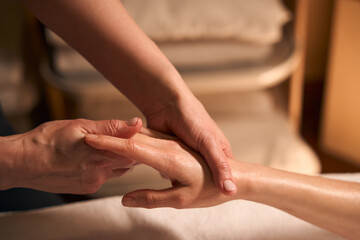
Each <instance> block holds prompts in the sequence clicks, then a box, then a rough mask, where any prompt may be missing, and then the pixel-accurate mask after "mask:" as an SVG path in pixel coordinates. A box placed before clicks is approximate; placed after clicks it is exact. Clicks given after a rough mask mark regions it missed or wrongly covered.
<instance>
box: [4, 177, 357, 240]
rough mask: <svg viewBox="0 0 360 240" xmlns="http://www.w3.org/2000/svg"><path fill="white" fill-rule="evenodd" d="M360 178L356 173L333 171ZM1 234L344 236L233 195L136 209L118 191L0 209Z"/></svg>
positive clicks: (45, 236) (175, 238)
mask: <svg viewBox="0 0 360 240" xmlns="http://www.w3.org/2000/svg"><path fill="white" fill-rule="evenodd" d="M332 176H333V177H337V178H342V179H345V180H349V181H358V182H360V173H357V174H342V175H336V176H334V175H332ZM0 239H7V240H13V239H36V240H38V239H47V240H55V239H63V240H64V239H78V240H80V239H87V240H90V239H132V240H136V239H158V240H161V239H164V240H165V239H172V240H180V239H214V240H215V239H216V240H219V239H249V240H250V239H251V240H257V239H258V240H264V239H291V240H297V239H299V240H300V239H317V240H321V239H324V240H325V239H326V240H335V239H343V238H341V237H339V236H336V235H335V234H332V233H330V232H328V231H326V230H322V229H320V228H318V227H315V226H313V225H311V224H309V223H306V222H304V221H302V220H299V219H297V218H295V217H293V216H291V215H289V214H287V213H284V212H282V211H279V210H277V209H275V208H272V207H268V206H265V205H262V204H257V203H253V202H248V201H242V200H238V201H232V202H228V203H225V204H222V205H219V206H216V207H211V208H202V209H187V210H177V209H170V208H160V209H137V208H125V207H123V206H122V205H121V197H110V198H103V199H97V200H92V201H87V202H80V203H74V204H68V205H63V206H59V207H51V208H46V209H41V210H34V211H29V212H19V213H6V214H0Z"/></svg>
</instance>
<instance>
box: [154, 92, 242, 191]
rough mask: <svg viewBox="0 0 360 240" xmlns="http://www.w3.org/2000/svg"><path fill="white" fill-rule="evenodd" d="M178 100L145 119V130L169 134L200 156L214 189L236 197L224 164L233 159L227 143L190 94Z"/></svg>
mask: <svg viewBox="0 0 360 240" xmlns="http://www.w3.org/2000/svg"><path fill="white" fill-rule="evenodd" d="M181 99H182V100H181V101H178V102H176V103H171V104H168V106H167V107H165V108H163V109H161V110H160V111H157V112H155V113H153V114H150V115H147V122H148V127H149V128H151V129H155V130H157V131H160V132H165V133H173V134H175V135H176V136H177V137H179V138H180V139H181V140H182V141H183V142H184V143H186V144H187V145H188V146H190V147H192V148H193V149H195V150H196V151H198V152H200V153H201V155H202V156H203V157H204V158H205V160H206V162H207V164H208V166H209V168H210V170H211V173H212V178H213V180H214V183H215V185H216V186H217V187H218V189H219V190H220V191H221V192H222V193H224V194H226V195H232V194H234V193H236V186H235V184H234V183H233V177H232V173H231V168H230V166H229V163H228V160H227V159H228V158H230V159H232V158H233V155H232V152H231V146H230V144H229V142H228V140H227V139H226V138H225V136H224V134H223V133H222V131H221V130H220V129H219V127H218V126H217V125H216V123H215V122H214V121H213V120H212V119H211V117H210V116H209V115H208V113H207V112H206V110H205V109H204V107H203V105H202V104H201V103H200V102H199V101H198V100H197V99H196V98H195V97H194V96H193V95H192V94H189V96H186V97H182V98H181Z"/></svg>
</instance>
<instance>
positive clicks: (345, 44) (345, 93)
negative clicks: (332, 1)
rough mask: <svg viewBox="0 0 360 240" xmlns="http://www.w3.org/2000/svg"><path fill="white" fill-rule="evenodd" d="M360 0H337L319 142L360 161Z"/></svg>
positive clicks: (331, 151)
mask: <svg viewBox="0 0 360 240" xmlns="http://www.w3.org/2000/svg"><path fill="white" fill-rule="evenodd" d="M359 23H360V1H359V0H337V1H336V5H335V14H334V24H333V30H332V39H331V48H330V51H331V52H330V59H329V68H328V77H327V82H326V85H327V86H326V97H325V102H324V103H325V104H324V111H323V121H322V124H323V125H322V139H321V141H322V146H323V147H324V150H326V151H328V152H329V153H332V154H335V155H338V156H340V157H343V158H345V159H349V160H351V161H353V162H355V163H357V164H360V27H359Z"/></svg>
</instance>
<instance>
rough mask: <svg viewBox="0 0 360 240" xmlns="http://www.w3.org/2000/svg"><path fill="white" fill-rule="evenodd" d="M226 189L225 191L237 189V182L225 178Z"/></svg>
mask: <svg viewBox="0 0 360 240" xmlns="http://www.w3.org/2000/svg"><path fill="white" fill-rule="evenodd" d="M224 189H225V191H227V192H233V191H235V190H236V186H235V184H234V183H233V181H231V180H229V179H228V180H225V181H224Z"/></svg>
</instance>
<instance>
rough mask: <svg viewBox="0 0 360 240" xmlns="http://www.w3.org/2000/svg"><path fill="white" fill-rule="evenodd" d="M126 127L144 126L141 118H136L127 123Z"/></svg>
mask: <svg viewBox="0 0 360 240" xmlns="http://www.w3.org/2000/svg"><path fill="white" fill-rule="evenodd" d="M126 125H128V126H129V127H135V126H137V125H140V126H142V121H141V118H138V117H134V118H132V119H131V120H128V121H126Z"/></svg>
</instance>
